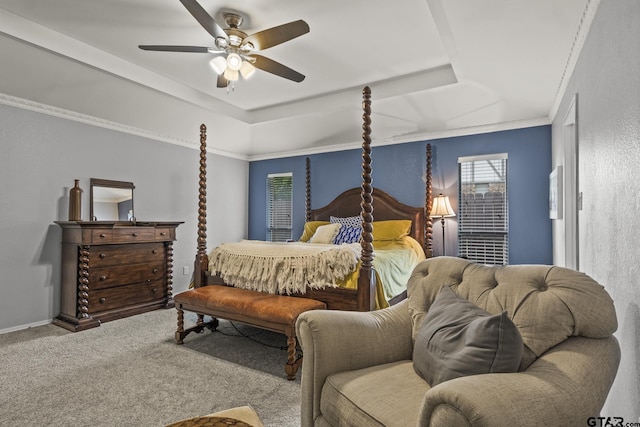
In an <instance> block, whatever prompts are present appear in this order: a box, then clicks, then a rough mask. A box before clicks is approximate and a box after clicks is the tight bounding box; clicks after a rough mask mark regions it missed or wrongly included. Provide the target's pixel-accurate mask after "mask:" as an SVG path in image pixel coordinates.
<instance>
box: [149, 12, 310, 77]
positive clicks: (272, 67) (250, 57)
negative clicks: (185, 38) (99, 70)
mask: <svg viewBox="0 0 640 427" xmlns="http://www.w3.org/2000/svg"><path fill="white" fill-rule="evenodd" d="M180 3H182V4H183V5H184V7H185V8H187V10H188V11H189V13H191V15H193V17H194V18H196V21H198V22H199V23H200V25H202V27H203V28H204V29H205V30H206V31H207V32H208V33H209V34H211V35H212V36H213V39H214V46H213V47H207V46H165V45H139V46H138V47H139V48H140V49H142V50H153V51H160V52H193V53H209V54H213V55H215V57H214V58H213V59H212V60H211V62H210V65H211V67H212V68H213V69H214V70H215V71H216V73H217V74H218V82H217V86H218V87H226V88H228V87H229V85H230V84H231V85H232V84H233V82H235V81H237V80H238V79H239V76H240V75H242V77H243V78H245V79H246V78H248V77H249V76H251V75H252V74H253V73H254V72H255V69H256V68H259V69H261V70H263V71H266V72H268V73H271V74H275V75H276V76H280V77H284V78H285V79H289V80H292V81H294V82H301V81H303V80H304V77H305V76H304V75H302V74H300V73H299V72H297V71H295V70H293V69H291V68H289V67H287V66H285V65H283V64H281V63H279V62H276V61H274V60H273V59H269V58H267V57H264V56H262V55H258V54H256V53H255V52H257V51H261V50H265V49H268V48H270V47H273V46H276V45H279V44H281V43H284V42H286V41H289V40H291V39H295V38H296V37H300V36H301V35H303V34H306V33H308V32H309V25H308V24H307V23H306V22H304V21H303V20H298V21H293V22H289V23H287V24H283V25H279V26H277V27H273V28H269V29H267V30H263V31H259V32H257V33H254V34H251V35H247V34H246V33H245V32H243V31H241V30H239V29H238V27H240V25H241V24H242V20H243V18H242V16H240V15H239V14H237V13H233V12H226V13H224V14H223V17H224V21H225V24H226V25H227V28H226V29H223V28H222V27H221V26H220V25H218V23H217V22H216V21H215V20H214V19H213V17H212V16H211V15H209V13H207V11H206V10H204V8H203V7H202V6H200V4H199V3H198V2H197V1H196V0H180Z"/></svg>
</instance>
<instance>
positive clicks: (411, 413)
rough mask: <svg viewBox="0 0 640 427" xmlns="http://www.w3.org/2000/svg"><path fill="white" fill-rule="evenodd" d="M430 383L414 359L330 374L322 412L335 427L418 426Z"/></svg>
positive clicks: (321, 401)
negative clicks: (342, 426) (426, 380)
mask: <svg viewBox="0 0 640 427" xmlns="http://www.w3.org/2000/svg"><path fill="white" fill-rule="evenodd" d="M429 389H430V387H429V385H428V384H427V383H426V382H424V381H423V380H422V378H420V377H419V376H418V375H417V374H416V373H415V371H414V370H413V364H412V363H411V360H402V361H399V362H393V363H387V364H384V365H377V366H373V367H370V368H365V369H359V370H355V371H346V372H340V373H337V374H332V375H329V376H328V377H327V380H326V382H325V383H324V386H323V387H322V396H321V398H320V412H321V413H322V414H324V416H325V418H326V420H327V421H328V422H329V423H330V424H331V425H334V426H338V425H350V426H415V425H417V420H418V415H419V413H420V410H421V408H422V400H423V398H424V395H425V394H426V393H427V391H429Z"/></svg>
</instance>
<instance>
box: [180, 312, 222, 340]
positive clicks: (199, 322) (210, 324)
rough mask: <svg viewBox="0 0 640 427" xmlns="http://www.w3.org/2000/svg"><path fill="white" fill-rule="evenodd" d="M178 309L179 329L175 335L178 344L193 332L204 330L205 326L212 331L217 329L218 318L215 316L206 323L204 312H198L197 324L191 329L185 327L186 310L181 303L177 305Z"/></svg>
mask: <svg viewBox="0 0 640 427" xmlns="http://www.w3.org/2000/svg"><path fill="white" fill-rule="evenodd" d="M176 309H177V310H178V329H177V330H176V335H175V336H176V343H177V344H184V337H186V336H187V335H189V334H190V333H191V332H197V333H200V332H202V331H204V328H209V329H211V330H212V331H215V330H216V328H217V327H218V319H216V318H215V317H214V318H212V319H211V322H208V323H204V314H200V313H197V314H198V320H197V321H196V325H195V326H193V327H191V328H189V329H184V310H183V309H182V306H180V305H178V306H176Z"/></svg>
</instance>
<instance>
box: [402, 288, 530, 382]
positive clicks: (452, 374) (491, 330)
mask: <svg viewBox="0 0 640 427" xmlns="http://www.w3.org/2000/svg"><path fill="white" fill-rule="evenodd" d="M522 352H523V344H522V336H521V335H520V331H518V328H517V327H516V326H515V325H514V324H513V322H512V321H511V319H509V317H508V315H507V312H506V311H503V312H502V313H501V314H495V315H492V314H489V313H487V312H486V311H484V310H483V309H481V308H479V307H477V306H476V305H474V304H472V303H471V302H469V301H467V300H466V299H464V298H461V297H459V296H458V295H456V294H455V292H453V290H452V289H451V288H450V287H449V286H443V287H442V289H441V290H440V293H439V294H438V296H437V297H436V299H435V300H434V301H433V304H432V305H431V307H430V308H429V311H428V312H427V315H426V316H425V318H424V320H423V322H422V325H421V326H420V328H419V330H418V334H417V335H416V341H415V344H414V347H413V368H414V369H415V371H416V373H417V374H418V375H420V376H421V377H422V378H424V379H425V380H426V381H427V382H428V383H429V385H430V386H431V387H435V386H436V385H438V384H440V383H442V382H445V381H448V380H451V379H454V378H458V377H463V376H467V375H476V374H488V373H494V372H516V371H517V370H518V366H519V365H520V359H522Z"/></svg>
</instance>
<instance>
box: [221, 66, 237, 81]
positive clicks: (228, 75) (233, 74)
mask: <svg viewBox="0 0 640 427" xmlns="http://www.w3.org/2000/svg"><path fill="white" fill-rule="evenodd" d="M224 78H225V79H227V80H228V81H230V82H235V81H237V80H238V71H237V70H232V69H231V68H229V67H227V69H226V70H224Z"/></svg>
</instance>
